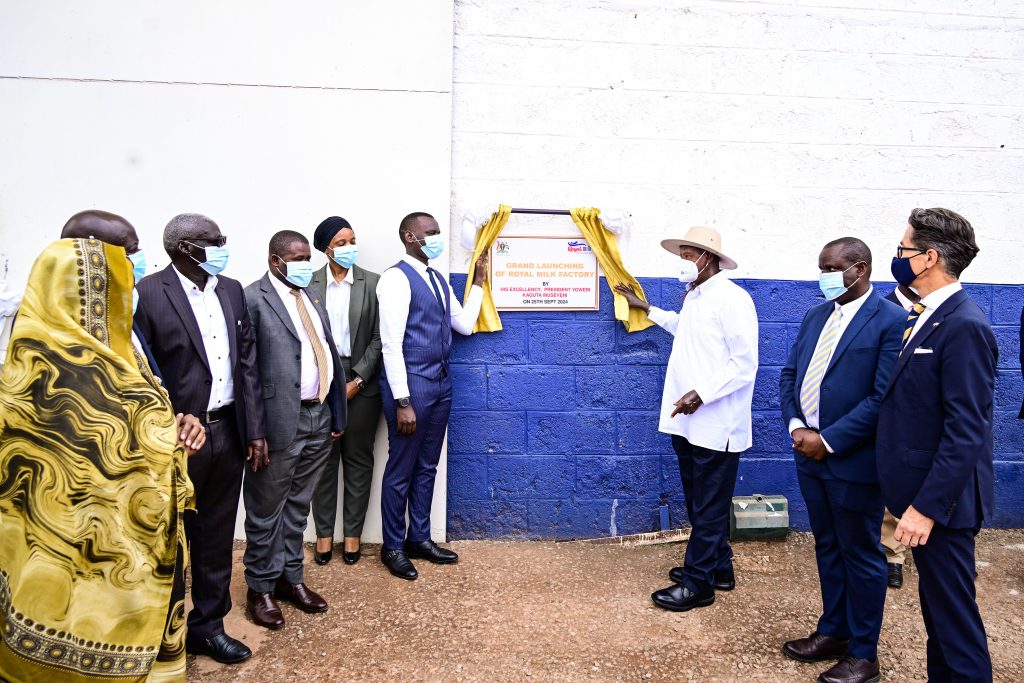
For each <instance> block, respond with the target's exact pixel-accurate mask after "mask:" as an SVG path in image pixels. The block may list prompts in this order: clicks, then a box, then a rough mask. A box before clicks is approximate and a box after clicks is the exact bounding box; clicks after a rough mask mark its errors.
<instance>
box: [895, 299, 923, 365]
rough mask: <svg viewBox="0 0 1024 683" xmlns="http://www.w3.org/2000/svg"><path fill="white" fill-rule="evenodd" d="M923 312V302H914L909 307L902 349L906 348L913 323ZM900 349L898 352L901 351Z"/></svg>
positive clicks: (914, 323)
mask: <svg viewBox="0 0 1024 683" xmlns="http://www.w3.org/2000/svg"><path fill="white" fill-rule="evenodd" d="M922 313H924V304H922V303H920V302H918V303H916V304H914V307H913V308H911V309H910V314H909V315H907V329H905V330H903V349H905V348H907V342H908V341H910V335H912V334H913V333H914V325H916V324H917V319H918V318H920V317H921V314H922ZM903 349H900V353H902V352H903Z"/></svg>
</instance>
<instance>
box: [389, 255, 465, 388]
mask: <svg viewBox="0 0 1024 683" xmlns="http://www.w3.org/2000/svg"><path fill="white" fill-rule="evenodd" d="M402 260H403V261H405V262H406V263H408V264H409V265H410V266H412V267H413V268H415V269H416V272H417V273H418V274H419V275H420V277H422V278H423V282H425V283H426V285H427V287H428V288H429V289H430V290H431V291H433V285H431V284H430V275H429V273H427V266H426V265H424V264H423V263H422V262H420V261H418V260H417V259H414V258H413V257H411V256H409V255H408V254H406V255H405V256H403V257H402ZM443 286H445V287H447V288H448V292H449V294H450V300H451V307H450V309H449V310H448V317H449V319H450V320H451V324H452V330H454V331H455V332H458V333H459V334H465V335H469V334H473V327H474V326H475V325H476V319H477V317H479V315H480V305H481V304H482V303H483V300H484V290H483V289H482V288H481V287H477V286H476V285H473V287H472V289H470V292H469V298H467V299H466V305H465V307H463V306H462V304H460V303H459V299H458V297H457V296H456V295H455V292H454V291H452V288H451V285H450V284H448V280H447V279H444V285H443ZM377 301H378V304H379V307H378V309H379V311H380V341H381V347H382V350H381V356H382V358H383V360H384V371H385V372H386V373H387V376H388V385H389V386H390V387H391V393H392V395H393V396H394V397H395V398H404V397H406V396H408V395H409V382H408V375H407V373H406V371H405V356H404V354H403V353H402V342H403V341H404V340H405V325H406V322H407V321H408V319H409V304H410V303H411V302H412V290H411V289H410V288H409V278H407V277H406V276H405V273H403V272H402V271H401V270H400V269H399V268H388V269H387V270H385V271H384V272H383V273H382V274H381V276H380V282H378V283H377Z"/></svg>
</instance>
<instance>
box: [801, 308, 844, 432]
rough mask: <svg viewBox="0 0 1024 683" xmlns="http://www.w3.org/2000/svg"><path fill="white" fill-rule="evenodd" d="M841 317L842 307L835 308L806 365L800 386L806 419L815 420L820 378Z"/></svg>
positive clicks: (822, 375)
mask: <svg viewBox="0 0 1024 683" xmlns="http://www.w3.org/2000/svg"><path fill="white" fill-rule="evenodd" d="M842 318H843V309H841V308H838V307H837V308H836V310H835V311H834V312H833V313H832V316H831V317H830V318H829V319H828V322H827V323H826V324H825V330H824V332H822V334H821V338H819V339H818V346H817V348H815V350H814V357H813V358H811V364H810V365H808V366H807V372H806V373H805V374H804V383H803V385H802V386H801V388H800V408H801V409H802V410H803V411H804V418H805V419H806V420H808V421H812V422H813V421H815V420H813V419H812V418H811V416H812V415H813V416H817V414H818V403H819V401H820V399H821V392H820V389H821V380H822V378H823V377H824V376H825V370H827V369H828V361H829V358H831V357H832V351H834V350H835V348H836V342H837V341H838V340H839V321H840V320H842Z"/></svg>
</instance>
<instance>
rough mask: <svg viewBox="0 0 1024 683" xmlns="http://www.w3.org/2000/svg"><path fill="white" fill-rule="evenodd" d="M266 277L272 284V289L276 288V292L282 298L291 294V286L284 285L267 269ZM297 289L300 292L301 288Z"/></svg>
mask: <svg viewBox="0 0 1024 683" xmlns="http://www.w3.org/2000/svg"><path fill="white" fill-rule="evenodd" d="M267 277H269V278H270V284H272V285H274V289H276V290H277V293H278V294H280V295H281V298H282V299H284V298H285V297H290V296H292V288H291V287H289V286H288V285H286V284H285V283H283V282H281V280H279V279H278V278H276V277H274V274H273V273H271V272H270V271H269V270H268V271H267ZM298 291H300V292H301V291H302V290H301V289H300V290H298Z"/></svg>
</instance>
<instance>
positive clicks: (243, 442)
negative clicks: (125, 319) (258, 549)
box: [136, 214, 267, 664]
mask: <svg viewBox="0 0 1024 683" xmlns="http://www.w3.org/2000/svg"><path fill="white" fill-rule="evenodd" d="M226 241H227V238H225V237H224V236H223V235H222V234H221V232H220V228H219V227H217V224H216V223H214V222H213V221H212V220H210V219H209V218H207V217H205V216H201V215H199V214H182V215H180V216H175V217H174V218H172V219H171V222H170V223H168V224H167V227H166V228H165V229H164V249H165V250H166V251H167V255H168V256H170V258H171V265H169V266H167V268H165V269H164V270H162V271H160V272H159V273H155V274H154V275H151V276H149V277H147V278H144V279H143V280H142V282H140V283H139V287H138V289H139V309H138V312H137V314H136V321H137V322H138V324H139V326H140V328H141V329H142V330H143V332H144V333H145V335H146V337H147V338H148V339H149V340H150V343H151V346H152V350H153V354H154V355H155V356H156V358H157V362H158V363H159V364H160V366H161V367H162V368H163V373H164V384H165V386H166V387H167V391H168V392H169V393H170V396H171V403H172V404H173V405H174V409H175V411H179V412H182V411H184V412H194V413H195V414H197V415H199V416H200V418H201V420H202V422H203V424H204V425H205V427H206V429H207V432H208V434H209V439H208V441H207V444H206V446H205V447H204V448H203V449H202V450H200V451H199V452H197V453H196V454H195V455H194V456H193V457H192V458H191V459H190V460H189V463H188V473H189V478H191V479H192V483H193V485H194V486H195V503H196V509H195V511H194V512H190V513H188V514H186V516H185V533H186V537H187V538H188V541H189V548H190V551H191V561H192V604H193V609H192V611H191V612H190V613H189V616H188V636H187V639H186V642H185V647H186V649H187V651H188V652H190V653H194V654H205V655H209V656H210V657H213V658H214V659H216V660H217V661H219V662H222V663H225V664H233V663H236V662H241V661H244V660H246V659H248V658H249V657H251V656H252V651H251V650H249V648H248V647H246V646H245V645H244V644H243V643H241V642H239V641H238V640H236V639H234V638H232V637H231V636H229V635H227V634H226V633H225V632H224V616H225V615H226V614H227V613H228V611H229V610H230V609H231V595H230V593H229V588H230V585H231V562H232V542H233V537H234V527H235V512H236V510H237V509H238V497H239V491H240V489H241V486H242V472H243V469H244V462H245V460H248V461H249V462H250V463H251V465H252V468H253V471H256V470H258V469H259V468H261V467H262V466H264V465H265V464H266V460H267V446H266V442H265V441H264V414H263V398H262V394H261V389H260V378H259V372H258V368H257V363H256V342H255V337H254V335H253V331H252V326H251V322H250V319H249V313H248V309H247V307H246V301H245V295H244V294H243V292H242V286H241V284H239V283H238V282H237V281H236V280H232V279H231V278H227V277H224V276H223V275H220V272H221V270H223V268H224V266H225V265H226V264H227V247H226V246H225V243H226Z"/></svg>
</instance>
